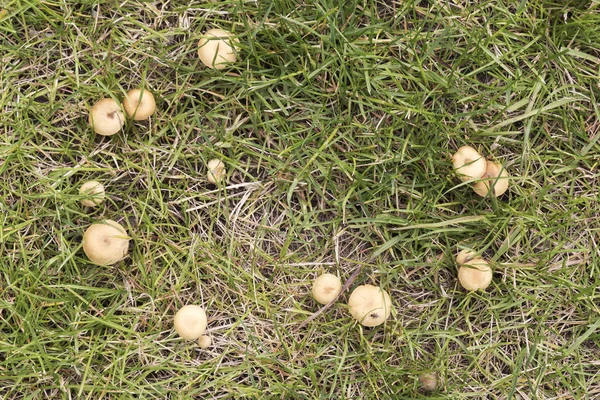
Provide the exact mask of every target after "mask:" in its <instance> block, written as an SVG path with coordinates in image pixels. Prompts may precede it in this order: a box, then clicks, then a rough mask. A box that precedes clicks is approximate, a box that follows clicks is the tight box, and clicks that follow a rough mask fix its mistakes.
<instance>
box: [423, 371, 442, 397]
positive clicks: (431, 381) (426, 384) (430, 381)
mask: <svg viewBox="0 0 600 400" xmlns="http://www.w3.org/2000/svg"><path fill="white" fill-rule="evenodd" d="M419 383H420V384H421V389H423V391H425V392H433V391H435V390H436V389H437V384H438V379H437V374H436V373H434V372H427V373H424V374H421V375H419Z"/></svg>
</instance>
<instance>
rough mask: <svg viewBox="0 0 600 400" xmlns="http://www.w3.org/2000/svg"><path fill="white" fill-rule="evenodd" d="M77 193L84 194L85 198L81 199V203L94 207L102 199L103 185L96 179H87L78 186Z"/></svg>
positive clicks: (103, 195) (104, 195)
mask: <svg viewBox="0 0 600 400" xmlns="http://www.w3.org/2000/svg"><path fill="white" fill-rule="evenodd" d="M79 194H80V195H82V196H86V197H87V198H86V199H82V200H81V204H82V205H84V206H86V207H96V206H97V205H98V204H100V203H102V202H103V201H104V198H105V197H106V193H105V190H104V185H102V184H101V183H100V182H98V181H87V182H85V183H84V184H83V185H81V188H79Z"/></svg>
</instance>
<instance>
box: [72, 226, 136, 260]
mask: <svg viewBox="0 0 600 400" xmlns="http://www.w3.org/2000/svg"><path fill="white" fill-rule="evenodd" d="M83 251H84V253H85V255H86V256H88V258H89V259H90V261H92V262H93V263H95V264H99V265H112V264H114V263H116V262H117V261H120V260H122V259H123V258H125V256H127V253H128V252H129V236H128V235H127V231H126V230H125V228H123V227H122V226H121V224H119V223H118V222H115V221H113V220H111V219H107V220H104V221H102V222H99V223H95V224H92V225H90V227H89V228H87V229H86V231H85V233H84V234H83Z"/></svg>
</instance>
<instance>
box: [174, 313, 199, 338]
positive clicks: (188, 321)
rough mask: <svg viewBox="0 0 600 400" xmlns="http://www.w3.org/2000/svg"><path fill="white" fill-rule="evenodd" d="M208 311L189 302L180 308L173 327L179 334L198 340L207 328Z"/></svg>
mask: <svg viewBox="0 0 600 400" xmlns="http://www.w3.org/2000/svg"><path fill="white" fill-rule="evenodd" d="M206 324H207V319H206V312H205V311H204V309H203V308H202V307H200V306H196V305H193V304H188V305H185V306H183V307H181V308H180V309H179V311H177V313H176V314H175V318H174V319H173V327H174V328H175V331H176V332H177V334H178V335H179V336H181V337H182V338H184V339H188V340H196V339H198V338H199V337H200V336H202V334H203V333H204V331H205V330H206Z"/></svg>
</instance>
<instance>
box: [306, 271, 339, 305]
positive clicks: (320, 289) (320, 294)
mask: <svg viewBox="0 0 600 400" xmlns="http://www.w3.org/2000/svg"><path fill="white" fill-rule="evenodd" d="M341 291H342V282H341V281H340V278H338V277H337V276H335V275H333V274H323V275H320V276H319V277H317V279H315V280H314V282H313V286H312V291H311V292H312V295H313V297H314V299H315V300H316V301H317V302H318V303H321V304H329V303H331V302H332V301H333V300H335V298H336V297H337V296H338V294H340V292H341Z"/></svg>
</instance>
